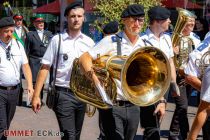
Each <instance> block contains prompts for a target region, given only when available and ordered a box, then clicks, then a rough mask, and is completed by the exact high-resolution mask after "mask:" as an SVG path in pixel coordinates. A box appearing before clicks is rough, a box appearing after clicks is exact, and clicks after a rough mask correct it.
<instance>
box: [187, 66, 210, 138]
mask: <svg viewBox="0 0 210 140" xmlns="http://www.w3.org/2000/svg"><path fill="white" fill-rule="evenodd" d="M209 111H210V65H209V66H208V68H207V69H206V71H205V74H204V76H203V79H202V84H201V101H200V105H199V107H198V111H197V114H196V117H195V118H194V121H193V124H192V128H191V130H190V133H189V135H188V138H187V140H196V139H197V136H198V133H199V132H200V130H201V127H203V126H204V124H205V122H206V120H207V119H209V118H208V116H210V115H209V113H208V112H209ZM205 127H207V128H208V129H206V131H207V133H206V136H208V135H209V132H208V131H209V126H205ZM206 136H204V137H203V140H209V136H208V137H206Z"/></svg>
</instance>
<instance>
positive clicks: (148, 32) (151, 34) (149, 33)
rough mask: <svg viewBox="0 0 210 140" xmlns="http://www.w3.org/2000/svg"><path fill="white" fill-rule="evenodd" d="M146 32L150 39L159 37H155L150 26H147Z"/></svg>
mask: <svg viewBox="0 0 210 140" xmlns="http://www.w3.org/2000/svg"><path fill="white" fill-rule="evenodd" d="M146 34H147V35H148V39H151V38H157V37H155V35H154V33H153V32H152V31H151V30H150V28H147V30H146ZM163 35H164V32H163V33H161V34H160V38H161V37H162V36H163Z"/></svg>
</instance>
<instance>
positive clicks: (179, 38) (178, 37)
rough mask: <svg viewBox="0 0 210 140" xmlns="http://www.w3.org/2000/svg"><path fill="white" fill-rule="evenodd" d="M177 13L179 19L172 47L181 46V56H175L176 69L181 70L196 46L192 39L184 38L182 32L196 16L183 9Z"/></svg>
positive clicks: (173, 35)
mask: <svg viewBox="0 0 210 140" xmlns="http://www.w3.org/2000/svg"><path fill="white" fill-rule="evenodd" d="M177 11H178V19H177V22H176V25H175V28H174V31H173V34H172V45H173V47H176V46H179V54H178V55H176V54H175V56H174V64H175V66H176V68H180V66H182V65H183V64H185V63H186V62H187V60H188V55H189V53H190V52H191V51H192V50H193V45H194V43H193V41H192V39H191V38H189V37H184V36H183V35H182V31H183V29H184V27H185V26H186V24H187V22H188V21H189V20H191V18H196V15H194V14H193V13H191V12H190V11H188V10H186V9H182V8H177ZM183 44H188V46H187V47H186V46H184V45H183Z"/></svg>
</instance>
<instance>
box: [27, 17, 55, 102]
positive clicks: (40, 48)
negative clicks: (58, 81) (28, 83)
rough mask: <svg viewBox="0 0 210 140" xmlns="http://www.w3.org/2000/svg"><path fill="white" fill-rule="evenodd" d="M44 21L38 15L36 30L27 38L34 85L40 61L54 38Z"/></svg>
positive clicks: (35, 23)
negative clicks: (45, 28)
mask: <svg viewBox="0 0 210 140" xmlns="http://www.w3.org/2000/svg"><path fill="white" fill-rule="evenodd" d="M44 21H45V20H44V17H43V15H42V14H37V15H36V16H35V17H34V20H33V24H34V27H35V28H36V30H35V31H30V32H28V33H27V38H26V52H27V55H28V58H29V65H30V67H31V71H32V78H33V84H34V85H35V82H36V78H37V74H38V72H39V69H40V66H41V63H40V61H41V59H42V57H43V56H44V53H45V51H46V50H47V47H48V44H49V42H50V39H51V38H52V33H51V32H50V31H47V30H44ZM43 89H44V88H42V91H41V99H43ZM42 105H44V102H42Z"/></svg>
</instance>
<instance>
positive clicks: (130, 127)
mask: <svg viewBox="0 0 210 140" xmlns="http://www.w3.org/2000/svg"><path fill="white" fill-rule="evenodd" d="M144 15H145V13H144V8H143V6H141V5H139V4H132V5H129V6H128V7H127V8H126V9H125V10H123V12H122V15H121V18H122V19H123V22H124V24H125V22H129V21H131V20H134V18H136V17H137V18H141V19H143V18H144ZM134 22H135V23H134ZM137 23H138V26H139V28H138V30H135V33H136V34H135V35H133V37H135V38H136V41H135V43H134V42H132V41H131V40H130V39H129V37H128V36H127V35H131V33H128V32H126V30H127V28H128V27H125V28H124V31H122V32H120V33H118V34H117V35H110V36H106V37H104V38H103V39H102V40H101V41H100V42H98V43H97V44H96V46H95V47H94V48H92V49H90V50H89V51H88V52H87V53H85V54H83V55H82V56H81V57H80V63H82V64H81V65H82V66H83V68H84V70H85V71H88V70H87V69H89V68H90V67H91V66H90V65H87V67H88V68H86V67H84V63H86V61H87V60H88V61H87V63H86V64H90V63H91V62H92V61H91V60H95V59H97V58H98V56H100V57H101V56H104V55H110V56H113V55H117V54H119V55H125V56H128V55H130V54H131V53H132V52H133V51H134V50H136V49H138V48H139V47H141V46H143V45H144V43H143V41H142V40H141V39H140V36H139V35H138V33H139V31H140V29H141V27H142V25H143V22H142V21H140V20H139V19H138V22H137V20H134V21H133V22H130V23H129V25H131V26H134V24H137ZM125 26H128V25H125ZM137 32H138V33H137ZM118 39H119V40H120V43H119V44H120V45H117V44H118V43H117V42H118V41H117V40H118ZM117 48H118V49H117ZM119 48H120V50H121V51H120V50H119ZM117 50H118V51H117ZM87 57H88V58H87ZM113 80H114V81H115V84H116V86H117V97H116V101H115V103H114V106H112V107H111V108H109V109H105V110H102V109H99V113H100V116H101V118H100V119H101V124H102V128H103V131H104V134H105V137H104V138H103V139H105V140H133V139H134V137H135V135H136V131H137V128H138V123H139V107H138V106H136V105H134V104H132V103H131V102H130V101H128V100H127V99H126V97H125V96H124V94H123V93H122V90H121V81H119V80H117V79H113Z"/></svg>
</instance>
